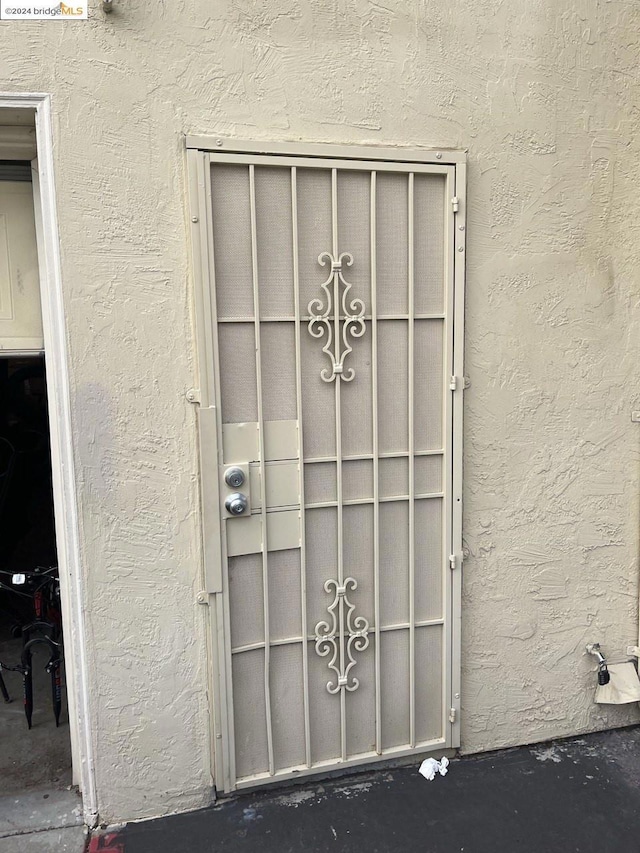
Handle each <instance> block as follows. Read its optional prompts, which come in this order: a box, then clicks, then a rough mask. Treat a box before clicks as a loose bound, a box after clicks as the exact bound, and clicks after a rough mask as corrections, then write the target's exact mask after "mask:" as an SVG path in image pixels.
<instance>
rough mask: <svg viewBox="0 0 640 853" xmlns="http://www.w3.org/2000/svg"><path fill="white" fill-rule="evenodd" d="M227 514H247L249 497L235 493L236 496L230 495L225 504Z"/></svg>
mask: <svg viewBox="0 0 640 853" xmlns="http://www.w3.org/2000/svg"><path fill="white" fill-rule="evenodd" d="M224 505H225V507H226V510H227V512H230V513H231V515H242V514H243V513H244V512H246V510H247V507H248V506H249V501H248V500H247V496H246V495H243V494H241V493H240V492H234V494H232V495H229V497H228V498H227V499H226V501H225V502H224Z"/></svg>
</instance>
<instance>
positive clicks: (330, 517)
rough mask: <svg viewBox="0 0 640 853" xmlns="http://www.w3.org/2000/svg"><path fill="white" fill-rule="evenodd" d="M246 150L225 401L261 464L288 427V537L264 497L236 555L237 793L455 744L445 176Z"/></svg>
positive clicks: (227, 276)
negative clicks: (294, 434) (293, 443)
mask: <svg viewBox="0 0 640 853" xmlns="http://www.w3.org/2000/svg"><path fill="white" fill-rule="evenodd" d="M254 160H255V162H251V163H249V162H244V163H242V164H233V165H228V164H226V163H219V162H214V163H213V164H212V171H211V204H212V223H213V239H212V250H213V257H214V272H215V300H214V313H215V317H214V322H215V324H216V331H217V346H218V352H219V365H220V369H219V376H218V380H219V386H220V388H219V393H220V407H221V410H220V413H219V416H220V418H221V421H222V423H223V424H243V425H244V426H243V428H247V424H248V425H249V426H251V425H253V427H252V428H253V430H254V433H253V434H254V435H257V436H258V442H259V448H260V450H259V453H258V455H257V456H256V457H255V458H256V459H257V460H258V462H259V467H260V476H261V477H264V472H265V467H264V466H265V461H266V460H265V453H266V450H265V447H266V445H265V443H264V442H265V435H267V434H268V430H269V428H270V425H273V424H274V423H277V422H279V421H282V422H284V421H287V422H294V423H295V424H297V429H298V433H299V447H300V448H301V454H300V455H299V456H298V455H296V457H295V459H294V462H297V465H298V467H297V468H296V469H295V470H299V495H300V497H299V501H298V503H297V504H296V505H295V506H294V507H293V509H294V510H295V511H296V513H295V515H296V518H298V519H299V541H300V547H290V546H286V547H283V546H281V545H278V544H276V538H275V537H271V534H269V536H267V532H268V531H270V530H271V529H272V528H271V526H270V525H271V524H272V522H273V519H272V518H268V515H269V513H276V512H280V511H283V510H284V509H286V510H287V511H290V510H291V506H287V507H281V506H277V505H276V506H275V507H265V506H263V505H262V504H261V502H260V501H258V500H256V501H255V503H254V506H253V507H252V508H250V512H251V513H252V518H251V519H250V520H249V523H251V522H253V521H254V520H256V521H259V522H260V523H262V528H261V530H262V539H260V537H258V539H257V540H256V541H257V542H258V545H257V546H256V548H257V550H256V552H255V553H247V554H244V555H240V556H234V557H230V558H229V559H228V560H227V564H226V567H225V572H226V579H227V585H226V590H227V595H228V607H227V611H226V612H227V617H226V618H227V621H228V624H227V625H226V627H225V631H226V634H225V636H226V637H227V643H228V645H229V648H228V649H227V660H228V668H227V672H226V682H227V684H228V689H229V690H230V691H231V701H230V702H229V703H227V704H228V705H229V707H231V708H232V709H233V711H232V714H231V724H230V727H229V732H230V733H229V734H228V735H225V736H226V737H228V738H229V750H230V752H231V755H232V771H231V777H232V778H231V783H230V785H231V787H234V786H236V785H243V786H250V785H258V784H261V783H263V782H264V781H268V780H269V779H272V778H280V777H284V776H290V775H295V774H299V773H308V772H314V771H317V770H319V769H327V768H330V767H333V766H336V767H338V766H340V765H345V764H347V763H358V762H361V761H362V762H364V761H370V760H375V759H379V758H381V757H384V756H385V755H389V756H392V755H396V754H399V753H403V752H411V751H419V750H421V749H422V750H424V749H426V748H428V747H429V745H432V744H439V743H444V742H445V740H446V731H445V728H446V722H445V715H444V712H443V709H444V702H445V699H444V697H445V693H446V686H447V685H446V681H447V674H446V672H447V662H446V660H445V654H446V648H447V641H446V636H447V631H448V630H449V626H448V618H449V616H448V610H447V603H446V594H447V593H446V588H447V584H446V578H447V571H448V545H447V535H448V534H447V529H448V528H447V524H448V520H447V519H448V514H449V511H450V510H449V503H448V501H449V496H448V495H447V494H446V488H447V471H448V470H449V468H450V466H451V459H450V458H449V456H448V453H449V451H448V449H447V446H448V445H447V440H446V435H447V430H450V429H451V424H450V422H449V420H448V418H449V410H448V404H447V393H448V385H447V383H448V372H449V371H450V369H451V367H450V364H451V354H450V352H448V350H447V348H448V344H447V341H448V340H450V335H449V334H448V328H449V327H448V324H449V323H450V322H451V320H450V318H449V317H448V316H447V304H448V293H449V291H450V288H451V286H452V283H451V281H450V265H449V264H448V263H447V256H446V253H447V248H446V247H447V228H448V227H449V225H448V224H447V223H448V222H449V218H448V216H449V214H448V210H447V203H448V202H447V189H446V182H447V176H446V174H445V173H444V172H443V171H442V170H441V171H440V172H437V170H434V172H433V173H430V172H429V170H428V169H427V168H426V167H424V168H423V169H422V171H419V170H416V171H412V169H411V168H410V167H409V166H407V168H406V170H404V171H403V170H402V169H399V168H394V169H392V168H388V169H385V167H384V166H382V165H378V166H375V165H374V164H371V168H365V167H364V166H360V167H358V168H354V167H353V166H352V167H351V168H349V163H346V162H345V163H344V164H343V165H342V166H340V167H336V166H332V167H328V166H327V167H323V166H322V164H321V163H319V162H314V163H310V162H309V161H308V160H301V164H300V166H299V167H296V166H293V167H292V166H291V165H289V164H287V165H286V166H285V165H282V166H279V165H277V163H276V164H275V165H274V160H275V158H271V159H270V161H269V162H268V164H266V161H265V164H264V165H263V164H262V161H261V160H260V158H259V157H256V158H254ZM297 453H298V451H297V450H296V454H297ZM260 454H262V456H260ZM225 458H226V455H225ZM276 458H280V459H281V458H283V457H282V456H279V457H276ZM255 482H256V483H259V482H260V479H259V478H258V479H256V481H255ZM254 517H255V519H254ZM252 529H253V528H252ZM246 530H249V527H248V526H247V527H246ZM247 541H248V540H247ZM260 543H261V544H260ZM247 549H248V550H250V547H249V546H248V545H247Z"/></svg>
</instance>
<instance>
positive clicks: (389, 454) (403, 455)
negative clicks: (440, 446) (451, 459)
mask: <svg viewBox="0 0 640 853" xmlns="http://www.w3.org/2000/svg"><path fill="white" fill-rule="evenodd" d="M413 455H414V456H443V455H444V450H416V451H414V454H413ZM373 458H374V457H373V453H354V454H352V455H351V456H343V457H342V461H343V462H361V461H366V460H367V459H373ZM378 458H379V459H408V458H409V453H408V452H407V451H406V450H389V451H386V452H383V453H379V454H378ZM335 461H336V457H335V456H309V457H308V458H307V459H303V462H304V464H305V465H312V464H315V463H321V462H335Z"/></svg>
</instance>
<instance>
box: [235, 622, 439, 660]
mask: <svg viewBox="0 0 640 853" xmlns="http://www.w3.org/2000/svg"><path fill="white" fill-rule="evenodd" d="M444 623H445V622H444V619H424V620H422V621H420V620H417V621H416V622H415V627H416V628H431V627H436V628H437V627H438V626H439V625H444ZM410 627H411V626H410V624H409V623H408V622H398V623H395V624H394V625H381V626H380V632H381V633H385V632H387V631H407V630H408V629H409V628H410ZM375 629H376V626H375V625H371V627H370V628H369V631H375ZM345 636H346V637H350V636H357V634H351V633H349V632H348V631H346V632H345ZM316 639H317V637H316V636H315V634H313V635H309V636H308V637H307V642H308V643H315V641H316ZM303 642H304V640H303V639H302V637H284V638H282V639H280V640H271V641H270V643H269V645H270V646H271V647H272V648H273V646H294V645H301V644H302V643H303ZM264 646H265V644H264V642H263V641H259V642H257V643H247V644H246V645H244V646H236V648H235V649H231V654H232V655H239V654H242V653H243V652H255V651H257V650H259V649H264Z"/></svg>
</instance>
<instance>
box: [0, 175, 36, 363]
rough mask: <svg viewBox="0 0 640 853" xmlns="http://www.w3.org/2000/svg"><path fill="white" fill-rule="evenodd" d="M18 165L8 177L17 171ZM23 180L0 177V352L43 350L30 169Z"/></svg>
mask: <svg viewBox="0 0 640 853" xmlns="http://www.w3.org/2000/svg"><path fill="white" fill-rule="evenodd" d="M21 165H22V164H19V165H18V166H16V167H13V168H12V169H11V171H10V170H9V168H8V167H5V170H4V171H6V172H7V175H9V176H13V174H14V173H19V172H20V166H21ZM24 172H25V179H24V180H17V181H16V180H6V179H3V178H2V175H0V350H11V351H20V352H31V351H36V352H39V351H41V350H42V349H43V337H42V310H41V307H40V279H39V275H38V251H37V246H36V231H35V220H34V212H33V189H32V185H31V180H30V177H31V169H30V166H28V165H27V166H26V167H25V168H24Z"/></svg>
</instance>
